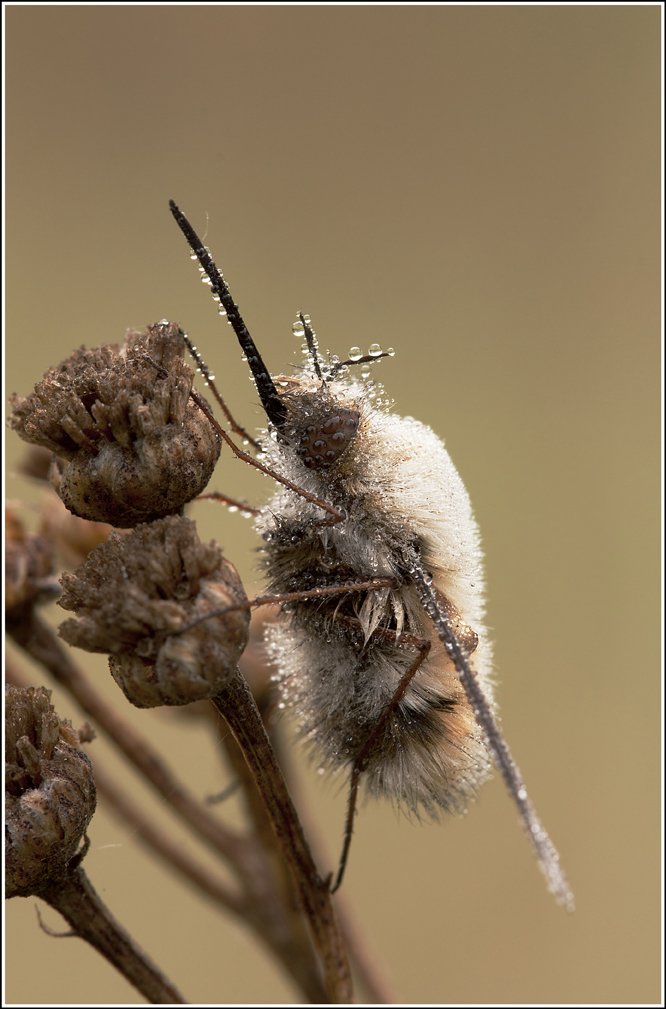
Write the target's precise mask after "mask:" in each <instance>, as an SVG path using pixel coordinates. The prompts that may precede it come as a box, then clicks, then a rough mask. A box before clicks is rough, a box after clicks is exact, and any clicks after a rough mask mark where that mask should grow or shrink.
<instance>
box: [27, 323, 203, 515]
mask: <svg viewBox="0 0 666 1009" xmlns="http://www.w3.org/2000/svg"><path fill="white" fill-rule="evenodd" d="M182 354H183V340H182V332H181V330H180V329H179V328H178V326H177V325H176V324H175V323H167V322H164V323H158V324H156V325H154V326H150V327H149V328H148V329H147V331H146V332H143V333H138V332H133V331H130V332H129V333H128V334H127V337H126V339H125V344H124V346H123V347H122V348H120V347H118V346H117V345H106V346H103V347H97V348H96V349H94V350H86V349H85V348H83V347H82V348H81V349H79V350H77V351H75V352H74V354H72V356H71V357H69V358H68V359H67V360H66V361H63V362H62V363H61V364H60V365H58V367H57V368H50V369H49V371H47V373H46V374H45V375H44V377H43V378H42V380H41V381H40V382H38V384H37V385H36V387H35V389H34V391H33V392H32V393H31V394H30V396H28V397H26V398H25V399H22V398H20V397H17V396H14V397H13V399H12V407H13V415H12V417H11V418H10V421H9V423H10V425H11V427H13V428H14V429H15V430H16V431H17V432H18V434H19V435H20V436H21V438H23V439H24V440H25V441H29V442H33V443H34V444H36V445H42V446H44V447H45V448H48V449H50V450H51V451H52V452H53V453H55V458H54V464H53V466H52V470H51V482H52V483H53V485H54V487H55V488H56V490H57V491H58V494H59V495H60V497H61V498H62V500H63V501H64V503H65V504H66V505H67V507H68V508H69V510H70V511H72V512H74V514H75V515H79V516H81V517H82V518H87V519H92V520H94V521H96V522H109V523H110V524H111V525H114V526H119V527H125V526H134V525H138V524H139V523H140V522H148V521H151V520H152V519H155V518H160V517H162V516H164V515H171V514H174V513H175V512H177V511H179V510H180V508H181V507H182V506H183V505H184V504H185V503H186V502H187V501H190V500H192V498H193V497H196V495H197V494H199V493H200V492H201V490H203V488H204V487H205V486H206V484H207V483H208V480H209V479H210V476H211V474H212V472H213V468H214V467H215V463H216V462H217V459H218V456H219V454H220V442H219V438H218V436H217V434H216V433H215V431H214V430H213V429H212V427H211V425H210V424H209V422H208V420H207V419H206V418H205V417H204V415H203V414H202V413H201V411H200V410H199V408H198V407H197V406H195V405H194V404H193V403H192V402H191V400H190V398H189V396H190V391H191V388H192V383H193V380H194V372H193V371H192V369H191V368H189V367H188V366H187V365H186V364H185V362H184V361H183V359H182ZM148 357H150V358H151V359H152V361H154V362H156V363H157V364H158V365H161V368H162V369H163V370H159V369H157V368H155V366H154V365H153V364H152V363H151V362H150V361H149V360H147V358H148Z"/></svg>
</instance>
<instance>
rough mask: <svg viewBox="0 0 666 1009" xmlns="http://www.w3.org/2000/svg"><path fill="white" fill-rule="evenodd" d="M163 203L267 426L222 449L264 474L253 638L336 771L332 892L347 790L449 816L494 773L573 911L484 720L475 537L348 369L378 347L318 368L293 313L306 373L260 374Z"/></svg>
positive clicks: (458, 484)
mask: <svg viewBox="0 0 666 1009" xmlns="http://www.w3.org/2000/svg"><path fill="white" fill-rule="evenodd" d="M170 208H171V212H172V214H173V216H174V218H175V220H176V222H177V223H178V225H179V227H180V229H181V231H182V232H183V234H184V236H185V238H186V239H187V242H188V244H189V246H190V249H191V251H192V258H193V259H196V260H197V261H198V263H199V269H200V271H201V273H202V274H203V277H202V279H204V280H205V281H206V282H207V283H210V286H211V290H212V293H213V297H214V298H215V300H216V301H218V302H219V311H220V313H221V314H222V315H226V316H227V321H228V322H229V323H230V325H231V326H232V327H233V329H234V332H235V334H236V336H237V338H238V341H239V343H240V345H241V348H242V350H243V353H244V356H245V358H246V359H247V363H248V365H249V368H250V369H251V372H252V375H253V378H254V382H255V385H256V389H257V392H258V395H259V398H260V401H261V404H262V407H263V409H264V412H265V414H266V417H267V421H268V427H267V430H266V432H265V434H264V435H263V436H262V445H261V449H262V451H261V454H260V456H259V458H258V459H254V460H253V459H252V457H251V456H250V455H249V454H248V453H245V452H243V451H242V450H239V449H237V448H236V449H235V451H236V453H237V454H238V455H241V456H242V457H244V458H245V459H246V460H247V461H252V463H253V465H257V466H259V468H260V469H263V470H264V472H268V473H270V475H272V476H273V477H274V479H275V480H276V482H277V489H276V491H275V493H274V495H273V497H272V498H271V500H270V501H269V502H268V504H267V505H266V506H265V507H264V508H262V509H260V511H259V513H258V517H257V519H256V526H257V529H258V532H259V533H260V534H261V536H262V537H263V563H264V568H265V575H266V580H267V587H268V590H269V593H270V597H265V598H271V599H274V600H276V601H278V602H280V603H281V607H282V614H281V619H280V621H279V623H277V624H276V625H275V626H273V627H272V628H271V629H270V631H269V634H268V639H267V644H268V649H269V653H270V657H271V659H272V660H273V662H274V664H275V665H276V667H277V670H278V672H277V679H278V681H279V685H280V690H281V694H282V699H283V703H284V705H285V706H287V707H289V708H291V709H292V710H293V711H294V712H295V714H296V716H297V718H298V720H299V724H300V729H301V734H302V735H303V736H304V737H305V738H306V739H307V740H308V741H309V742H310V743H311V744H312V746H313V747H314V748H315V749H316V751H317V753H318V755H319V757H320V759H321V760H322V762H323V766H325V767H327V768H330V769H331V770H338V771H339V770H347V771H348V773H349V775H350V789H349V799H348V806H347V815H346V822H345V831H344V842H343V850H342V855H341V858H340V864H339V868H338V873H337V877H336V879H335V883H334V886H333V889H335V888H337V886H339V885H340V882H341V880H342V875H343V873H344V868H345V865H346V861H347V856H348V854H349V847H350V842H351V836H352V830H353V825H354V816H355V810H356V803H357V797H358V790H359V785H360V784H361V782H362V781H364V783H365V786H366V788H367V789H368V791H369V792H370V793H371V794H373V795H376V796H384V797H388V798H389V799H391V800H392V801H393V802H395V803H396V804H397V805H398V806H400V807H404V808H406V809H407V810H409V811H412V812H414V813H421V814H423V813H425V814H426V815H428V816H430V817H436V816H437V815H438V814H439V813H441V812H447V811H455V810H462V809H464V808H465V805H466V804H467V802H468V800H469V799H470V798H471V797H473V796H474V795H475V793H476V792H477V790H478V788H479V786H480V785H481V784H482V782H483V781H484V780H485V779H486V778H487V777H488V775H489V773H490V771H491V769H492V764H493V763H494V764H495V765H496V766H497V767H498V768H499V770H500V772H501V774H502V777H503V778H504V781H505V783H506V786H507V788H508V790H509V792H510V794H511V796H512V797H513V800H514V802H515V803H516V806H517V807H518V810H519V813H520V816H521V819H522V822H523V824H524V826H525V828H526V830H527V834H528V837H529V839H530V841H531V842H532V845H533V848H534V850H535V853H536V857H537V860H538V863H539V865H540V867H541V869H542V871H543V873H544V874H545V877H546V881H547V885H548V888H549V889H550V891H551V892H552V893H553V895H554V896H555V898H556V899H557V900H558V902H559V903H561V904H562V905H564V906H565V907H566V908H568V909H572V908H573V894H572V892H571V889H570V887H569V884H568V883H567V880H566V878H565V876H564V873H563V870H562V868H561V866H560V861H559V856H558V854H557V852H556V850H555V848H554V846H553V844H552V842H551V841H550V838H549V836H548V834H547V833H546V831H545V830H544V828H543V826H542V825H541V823H540V821H539V819H538V817H537V814H536V812H535V810H534V807H533V806H532V804H531V802H530V799H529V797H528V794H527V790H526V788H525V784H524V782H523V778H522V776H521V774H520V771H519V769H518V767H517V765H516V763H515V761H514V760H513V757H512V756H511V753H510V751H509V748H508V746H507V744H506V742H505V740H504V738H503V736H502V734H501V731H500V729H499V726H498V722H497V718H496V714H495V700H494V690H493V681H492V654H491V645H490V642H489V640H488V635H487V632H486V629H485V626H484V601H483V592H484V581H483V566H482V555H481V547H480V539H479V533H478V529H477V525H476V522H475V520H474V517H473V514H472V508H471V504H470V501H469V497H468V494H467V491H466V490H465V487H464V485H463V483H462V480H461V478H460V476H459V475H458V473H457V471H456V469H455V467H454V465H453V463H452V461H451V459H450V457H449V455H448V453H447V451H446V449H445V448H444V445H443V443H442V442H441V440H440V439H439V438H438V437H437V435H436V434H435V433H434V432H433V431H432V430H431V429H430V428H428V427H426V426H425V425H424V424H421V423H419V422H418V421H416V420H413V419H412V418H403V417H399V416H397V415H395V414H394V413H392V412H391V411H390V410H389V409H388V408H387V407H386V405H385V404H383V403H379V404H378V403H377V402H376V399H373V397H372V390H371V389H369V387H368V384H367V382H364V381H363V380H362V378H361V377H358V372H357V370H356V368H357V366H358V365H360V366H361V368H363V366H366V367H367V366H368V365H369V364H370V363H371V362H372V361H373V360H375V359H377V358H379V357H386V356H390V352H388V351H387V352H383V351H381V349H380V348H379V347H378V346H377V345H373V346H372V347H371V348H370V351H369V353H368V354H367V355H362V354H361V352H360V351H359V350H358V349H354V351H353V352H351V353H350V357H349V359H348V360H345V361H340V360H339V359H338V358H335V357H330V356H329V357H328V359H327V360H324V358H323V357H322V355H321V354H320V352H319V348H318V344H317V340H316V337H315V334H314V331H313V329H312V325H311V322H310V319H309V317H308V316H306V315H303V314H302V313H299V314H298V317H297V320H296V323H295V327H294V331H295V333H296V334H297V335H300V336H302V337H303V339H304V341H305V349H306V351H307V357H306V360H305V363H304V364H303V366H302V367H301V368H300V369H298V370H297V371H296V372H295V373H293V374H290V375H288V376H287V375H282V376H276V377H275V378H274V377H272V376H271V374H270V373H269V371H268V369H267V367H266V365H265V364H264V361H263V359H262V357H261V354H260V353H259V351H258V350H257V347H256V345H255V343H254V341H253V339H252V337H251V336H250V333H249V331H248V329H247V327H246V325H245V323H244V321H243V319H242V317H241V315H240V312H239V310H238V307H237V306H236V304H235V302H234V301H233V298H232V297H231V294H230V291H229V288H228V286H227V284H226V281H225V280H224V278H223V276H222V274H221V273H220V272H219V270H218V269H217V267H216V265H215V263H214V261H213V259H212V257H211V254H210V252H209V250H208V249H207V248H206V247H205V246H204V245H203V243H202V241H201V240H200V239H199V237H198V235H197V234H196V232H195V231H194V229H193V228H192V226H191V224H190V223H189V221H188V220H187V218H186V217H185V216H184V214H183V213H182V212H181V211H180V209H179V208H178V207H177V206H176V204H175V203H174V202H173V201H171V203H170ZM188 346H190V349H191V351H192V352H193V354H194V356H195V359H196V360H197V363H198V365H199V367H200V369H201V371H202V372H203V374H204V377H207V378H209V377H210V376H209V373H208V371H207V369H206V366H205V364H204V363H203V361H202V360H201V358H200V356H199V355H198V352H197V351H196V348H192V347H191V345H190V344H189V341H188ZM213 391H214V392H215V394H216V395H218V394H217V390H215V389H214V388H213ZM220 398H221V397H220ZM225 412H226V413H227V416H228V418H229V419H230V420H231V421H232V423H233V424H234V430H236V431H237V432H242V428H239V427H238V426H237V425H235V422H233V420H232V418H231V417H230V415H229V414H228V411H226V407H225ZM225 440H228V441H229V443H230V444H231V441H230V439H225ZM255 444H256V443H255ZM262 598H264V597H262Z"/></svg>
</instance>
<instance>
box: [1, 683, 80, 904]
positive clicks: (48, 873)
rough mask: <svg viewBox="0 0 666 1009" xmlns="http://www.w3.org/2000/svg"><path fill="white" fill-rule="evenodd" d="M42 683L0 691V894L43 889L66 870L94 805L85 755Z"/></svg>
mask: <svg viewBox="0 0 666 1009" xmlns="http://www.w3.org/2000/svg"><path fill="white" fill-rule="evenodd" d="M50 697H51V692H50V691H49V690H45V689H44V687H38V688H35V687H13V686H7V688H6V692H5V764H6V770H5V824H6V826H5V832H6V839H7V841H6V895H7V896H8V897H27V896H29V895H30V894H37V893H40V892H43V891H44V890H45V889H47V888H48V887H49V886H51V885H52V884H53V883H54V882H57V880H58V879H59V878H60V877H62V876H63V875H64V874H65V872H66V871H67V865H68V863H69V862H70V860H71V859H72V858H73V857H74V855H75V854H76V851H77V848H78V846H79V843H80V841H81V838H82V837H83V835H84V834H85V831H86V828H87V826H88V824H89V823H90V820H91V818H92V815H93V813H94V811H95V782H94V780H93V773H92V767H91V764H90V760H89V759H88V757H87V756H86V755H85V753H81V751H80V749H79V746H80V743H79V737H78V735H77V733H76V730H75V729H73V728H72V726H71V724H70V723H69V722H66V721H61V720H60V719H59V718H58V716H57V715H56V713H55V711H54V709H53V705H52V704H51V702H50Z"/></svg>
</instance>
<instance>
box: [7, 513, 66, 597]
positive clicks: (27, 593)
mask: <svg viewBox="0 0 666 1009" xmlns="http://www.w3.org/2000/svg"><path fill="white" fill-rule="evenodd" d="M52 572H53V546H52V544H51V542H50V540H49V539H48V537H47V536H44V535H39V536H35V535H34V534H33V533H29V532H28V531H27V530H26V529H25V527H24V525H23V523H22V522H21V520H20V519H19V517H18V515H17V514H16V511H15V509H14V508H12V507H9V506H8V507H7V508H5V609H6V610H7V612H8V613H11V611H15V612H18V608H19V607H22V606H25V605H26V604H27V603H35V602H40V601H42V600H43V599H45V598H51V597H52V591H51V589H52V587H53V586H54V585H55V587H56V588H57V585H56V584H55V580H53V581H52V580H51V579H50V578H49V576H50V575H51V574H52Z"/></svg>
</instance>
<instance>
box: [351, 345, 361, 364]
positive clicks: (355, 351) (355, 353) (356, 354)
mask: <svg viewBox="0 0 666 1009" xmlns="http://www.w3.org/2000/svg"><path fill="white" fill-rule="evenodd" d="M362 357H363V354H362V353H361V348H360V347H350V348H349V360H350V361H360V360H361V358H362Z"/></svg>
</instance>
